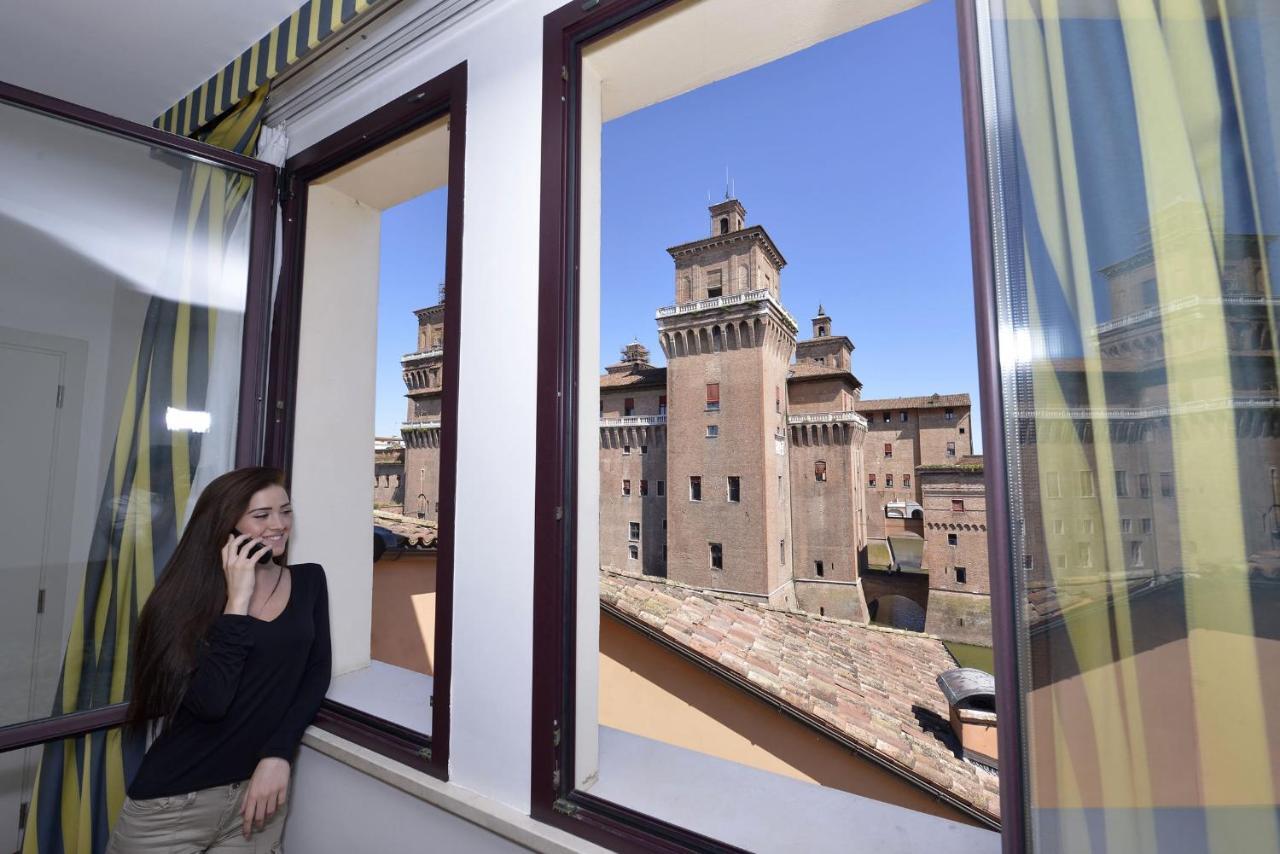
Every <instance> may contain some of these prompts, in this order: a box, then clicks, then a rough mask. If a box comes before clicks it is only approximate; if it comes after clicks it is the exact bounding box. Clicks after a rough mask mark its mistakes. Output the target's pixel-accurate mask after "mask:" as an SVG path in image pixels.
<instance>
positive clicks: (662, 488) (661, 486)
mask: <svg viewBox="0 0 1280 854" xmlns="http://www.w3.org/2000/svg"><path fill="white" fill-rule="evenodd" d="M658 494H659V495H666V494H667V482H666V481H665V480H660V481H658ZM663 524H664V525H665V524H666V523H665V522H663Z"/></svg>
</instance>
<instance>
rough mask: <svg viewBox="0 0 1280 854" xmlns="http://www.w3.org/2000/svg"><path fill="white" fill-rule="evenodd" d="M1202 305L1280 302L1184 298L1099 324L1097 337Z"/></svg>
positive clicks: (1274, 301)
mask: <svg viewBox="0 0 1280 854" xmlns="http://www.w3.org/2000/svg"><path fill="white" fill-rule="evenodd" d="M1200 305H1223V306H1233V305H1237V306H1238V305H1253V306H1258V307H1260V308H1262V307H1275V306H1277V305H1280V300H1277V299H1271V298H1269V297H1259V296H1249V295H1237V296H1226V297H1220V298H1214V297H1198V296H1191V297H1182V298H1181V299H1176V300H1172V301H1170V302H1167V303H1164V304H1163V305H1156V306H1152V307H1151V308H1148V309H1144V310H1142V311H1139V312H1136V313H1134V314H1127V315H1125V316H1124V317H1117V318H1116V319H1115V320H1108V321H1106V322H1105V323H1099V324H1098V325H1097V326H1095V327H1094V328H1093V331H1094V334H1095V335H1101V334H1102V333H1104V332H1110V331H1111V330H1113V329H1120V328H1122V327H1125V326H1136V325H1138V324H1140V323H1145V322H1146V321H1148V320H1154V319H1155V318H1157V317H1160V316H1161V315H1167V314H1173V313H1174V312H1177V311H1183V310H1184V309H1188V308H1195V307H1196V306H1200Z"/></svg>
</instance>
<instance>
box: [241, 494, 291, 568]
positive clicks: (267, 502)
mask: <svg viewBox="0 0 1280 854" xmlns="http://www.w3.org/2000/svg"><path fill="white" fill-rule="evenodd" d="M292 529H293V505H292V504H290V503H289V493H287V492H285V491H284V487H283V486H274V485H272V486H268V487H267V488H266V489H262V490H259V491H258V492H255V493H254V495H253V498H251V499H249V508H248V509H247V510H245V511H244V515H243V516H241V517H240V519H239V521H237V522H236V530H237V531H239V532H240V533H242V534H248V535H249V536H251V537H257V538H258V539H260V540H262V541H263V542H264V543H266V544H267V545H268V546H270V547H271V554H272V555H275V556H277V557H278V556H280V555H282V554H284V547H285V545H286V544H287V543H288V542H289V532H290V531H291V530H292Z"/></svg>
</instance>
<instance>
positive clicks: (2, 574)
mask: <svg viewBox="0 0 1280 854" xmlns="http://www.w3.org/2000/svg"><path fill="white" fill-rule="evenodd" d="M81 345H82V342H76V341H70V340H68V339H65V338H57V337H53V336H39V335H33V334H31V333H27V332H18V331H16V330H5V329H0V649H3V650H5V654H4V655H2V656H0V725H7V724H13V723H19V722H21V721H26V720H31V719H33V718H43V717H47V716H48V715H49V713H50V711H51V707H50V704H51V701H52V697H53V691H54V689H55V687H56V684H57V677H58V670H59V667H60V664H61V649H60V647H61V644H60V642H59V641H60V635H61V628H62V615H63V613H64V602H63V595H64V592H63V591H64V590H65V587H66V574H67V559H68V547H69V544H68V539H67V536H68V531H69V527H70V526H69V522H70V515H71V507H72V497H73V496H72V495H71V494H70V492H71V491H72V489H73V488H74V487H72V486H71V484H72V483H73V482H74V478H73V477H72V478H71V479H70V480H69V479H68V477H67V475H68V473H69V472H68V471H67V469H68V467H69V466H70V467H74V461H75V458H76V456H77V453H76V451H77V445H78V441H79V423H78V422H79V418H78V415H79V410H80V406H79V403H80V395H81V394H82V393H83V380H82V379H81V377H82V375H83V364H82V363H80V364H77V363H78V362H81V360H82V358H83V357H82V355H81V352H82V346H81ZM69 394H70V395H73V396H74V403H75V405H74V406H67V405H66V404H67V403H69V402H70V401H69V397H68V396H69ZM68 415H71V416H72V417H70V418H68V417H67V416H68ZM68 422H70V423H68ZM60 452H61V453H60ZM50 593H52V595H50ZM46 623H47V625H45V624H46ZM37 753H38V749H32V750H20V751H12V752H10V753H4V754H0V850H10V851H11V850H16V848H17V842H18V839H19V835H20V831H19V825H20V816H21V813H22V810H23V804H24V803H25V802H26V801H27V800H28V799H29V797H30V790H31V784H32V782H33V780H32V777H33V775H34V763H35V761H36V759H37Z"/></svg>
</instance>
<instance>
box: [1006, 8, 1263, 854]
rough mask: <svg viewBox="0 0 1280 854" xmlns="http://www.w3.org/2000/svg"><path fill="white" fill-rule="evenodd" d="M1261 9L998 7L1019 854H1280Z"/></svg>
mask: <svg viewBox="0 0 1280 854" xmlns="http://www.w3.org/2000/svg"><path fill="white" fill-rule="evenodd" d="M1278 15H1280V12H1278V11H1277V9H1276V7H1275V5H1274V4H1270V3H1265V2H1262V0H1257V2H1248V0H1244V2H1230V0H1206V2H1201V0H1090V2H1085V0H1007V2H1004V3H1003V4H1002V14H1000V15H998V17H999V18H1000V20H998V21H997V29H998V30H1002V31H1003V37H1004V44H1005V47H1006V48H1007V67H1006V68H1004V69H1003V73H1004V74H1006V75H1007V79H1008V82H1009V88H1010V91H1011V94H1012V104H1011V108H1012V138H1013V140H1014V144H1015V147H1016V155H1015V158H1014V162H1012V163H1005V164H1003V167H1002V168H1004V170H1005V174H1006V175H1009V176H1011V178H1012V186H1013V187H1014V188H1015V189H1014V191H1013V192H1014V193H1015V194H1016V196H1017V203H1016V205H1015V206H1014V208H1013V209H1014V210H1016V211H1017V214H1016V215H1015V218H1016V219H1017V222H1016V223H1015V224H1014V226H1013V227H1012V228H1011V229H1010V244H1009V245H1010V249H1009V250H1008V251H1009V253H1010V257H1009V258H1008V259H1007V260H1008V262H1009V264H1010V267H1011V268H1012V269H1015V270H1016V269H1019V268H1022V269H1025V275H1024V276H1022V277H1021V281H1018V280H1017V278H1015V279H1014V281H1013V282H1012V283H1011V285H1010V286H1009V293H1007V294H1006V295H1004V297H1002V298H1004V299H1006V300H1007V301H1008V304H1009V305H1010V306H1011V308H1012V309H1013V314H1014V315H1015V316H1017V317H1021V318H1023V320H1021V321H1020V323H1019V326H1020V329H1019V332H1018V340H1019V343H1020V346H1021V350H1020V352H1019V354H1018V364H1017V368H1016V370H1017V372H1018V373H1017V379H1018V382H1019V384H1018V389H1019V391H1018V394H1017V401H1016V404H1015V408H1016V412H1015V423H1016V426H1017V430H1016V433H1017V435H1016V436H1013V437H1010V442H1011V445H1013V447H1011V448H1010V450H1011V452H1012V453H1013V454H1015V456H1016V458H1017V459H1018V460H1019V465H1020V474H1019V475H1018V477H1019V485H1020V488H1021V491H1022V494H1023V496H1024V498H1023V500H1022V510H1023V517H1022V520H1021V522H1022V524H1023V525H1024V529H1023V536H1022V538H1021V542H1020V544H1019V549H1020V550H1021V552H1022V561H1021V564H1022V568H1023V570H1024V580H1023V584H1024V591H1023V592H1024V594H1025V595H1024V597H1023V616H1024V620H1025V623H1026V630H1027V640H1028V646H1027V655H1026V658H1025V660H1024V663H1023V666H1024V674H1025V676H1026V677H1027V685H1026V694H1025V713H1026V716H1027V724H1028V726H1027V737H1028V745H1027V754H1028V763H1029V765H1028V772H1029V773H1028V777H1029V788H1030V800H1031V804H1030V805H1031V808H1032V810H1031V816H1030V817H1031V824H1032V834H1033V841H1034V844H1035V849H1034V850H1036V851H1038V852H1059V851H1061V852H1079V851H1096V852H1116V854H1120V852H1125V854H1128V852H1147V851H1151V852H1154V851H1157V850H1178V851H1213V852H1223V854H1228V852H1237V851H1275V850H1280V830H1278V829H1277V817H1276V816H1277V812H1276V809H1275V804H1276V795H1277V791H1278V790H1280V712H1277V708H1280V679H1277V677H1276V668H1277V667H1278V666H1280V626H1278V625H1277V622H1278V619H1280V571H1277V570H1280V524H1278V522H1280V520H1278V519H1277V513H1278V512H1280V491H1278V490H1277V483H1280V481H1278V480H1277V476H1276V467H1277V466H1280V400H1278V399H1277V394H1276V388H1277V361H1276V360H1277V349H1276V347H1275V343H1274V342H1275V331H1276V325H1275V312H1276V308H1277V305H1280V302H1278V301H1277V300H1276V294H1275V290H1274V289H1275V284H1276V282H1275V278H1274V273H1273V271H1274V266H1275V264H1276V263H1277V255H1278V251H1280V250H1278V249H1277V246H1278V243H1280V241H1278V239H1277V235H1280V180H1278V179H1280V175H1278V173H1277V153H1278V146H1280V135H1277V133H1276V132H1277V130H1278V129H1280V108H1277V106H1276V104H1277V103H1280V101H1277V99H1276V93H1277V92H1280V62H1278V60H1280V18H1278Z"/></svg>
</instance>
